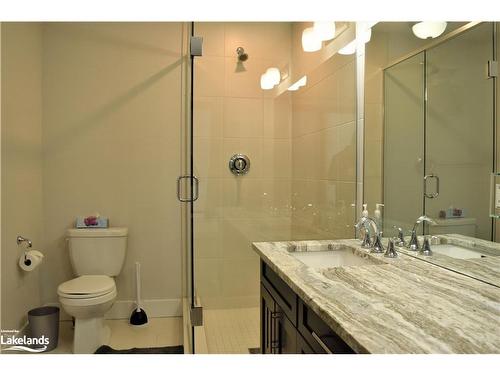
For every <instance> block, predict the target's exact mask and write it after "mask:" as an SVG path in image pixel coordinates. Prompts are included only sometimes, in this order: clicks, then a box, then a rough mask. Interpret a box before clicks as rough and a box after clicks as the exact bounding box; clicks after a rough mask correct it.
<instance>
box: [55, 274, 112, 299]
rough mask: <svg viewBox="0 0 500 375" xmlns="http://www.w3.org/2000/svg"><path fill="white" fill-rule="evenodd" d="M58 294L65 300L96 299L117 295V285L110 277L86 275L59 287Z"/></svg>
mask: <svg viewBox="0 0 500 375" xmlns="http://www.w3.org/2000/svg"><path fill="white" fill-rule="evenodd" d="M57 294H58V295H59V297H62V298H65V299H94V298H97V297H102V296H106V295H108V294H115V295H116V284H115V280H114V279H113V278H111V277H109V276H105V275H84V276H80V277H77V278H75V279H72V280H69V281H66V282H64V283H62V284H61V285H59V287H58V288H57Z"/></svg>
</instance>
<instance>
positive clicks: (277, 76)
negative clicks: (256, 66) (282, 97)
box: [265, 67, 281, 86]
mask: <svg viewBox="0 0 500 375" xmlns="http://www.w3.org/2000/svg"><path fill="white" fill-rule="evenodd" d="M265 75H266V76H267V77H268V79H269V82H271V83H272V84H273V86H274V85H277V84H279V83H280V81H281V72H280V70H279V69H278V68H274V67H271V68H268V69H267V70H266V73H265Z"/></svg>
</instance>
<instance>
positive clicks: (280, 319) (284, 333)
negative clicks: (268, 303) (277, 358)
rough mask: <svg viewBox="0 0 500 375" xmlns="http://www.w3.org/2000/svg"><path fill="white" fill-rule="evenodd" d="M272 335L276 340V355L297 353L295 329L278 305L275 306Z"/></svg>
mask: <svg viewBox="0 0 500 375" xmlns="http://www.w3.org/2000/svg"><path fill="white" fill-rule="evenodd" d="M274 324H275V325H274V333H275V336H274V337H275V338H276V340H277V342H276V341H275V342H276V343H277V348H276V349H275V351H274V353H276V354H296V353H297V328H295V326H294V325H293V324H292V322H290V320H289V319H288V318H287V317H286V315H285V313H284V311H283V310H282V309H281V308H280V306H279V305H276V313H275V319H274Z"/></svg>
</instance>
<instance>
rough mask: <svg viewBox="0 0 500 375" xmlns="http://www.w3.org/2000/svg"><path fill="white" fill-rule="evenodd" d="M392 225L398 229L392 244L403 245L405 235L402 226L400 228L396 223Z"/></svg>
mask: <svg viewBox="0 0 500 375" xmlns="http://www.w3.org/2000/svg"><path fill="white" fill-rule="evenodd" d="M392 227H393V228H394V229H396V230H397V231H398V237H397V238H395V239H394V244H395V245H397V246H405V235H404V232H403V228H400V227H398V226H396V225H393V226H392Z"/></svg>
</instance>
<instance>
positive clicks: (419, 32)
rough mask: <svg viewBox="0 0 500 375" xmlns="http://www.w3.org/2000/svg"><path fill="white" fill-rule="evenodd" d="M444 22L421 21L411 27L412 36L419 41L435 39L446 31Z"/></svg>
mask: <svg viewBox="0 0 500 375" xmlns="http://www.w3.org/2000/svg"><path fill="white" fill-rule="evenodd" d="M446 25H447V23H446V22H433V21H422V22H419V23H416V24H415V25H413V26H412V28H411V29H412V31H413V34H415V36H416V37H417V38H420V39H429V38H437V37H438V36H440V35H441V34H442V33H444V31H445V30H446Z"/></svg>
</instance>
